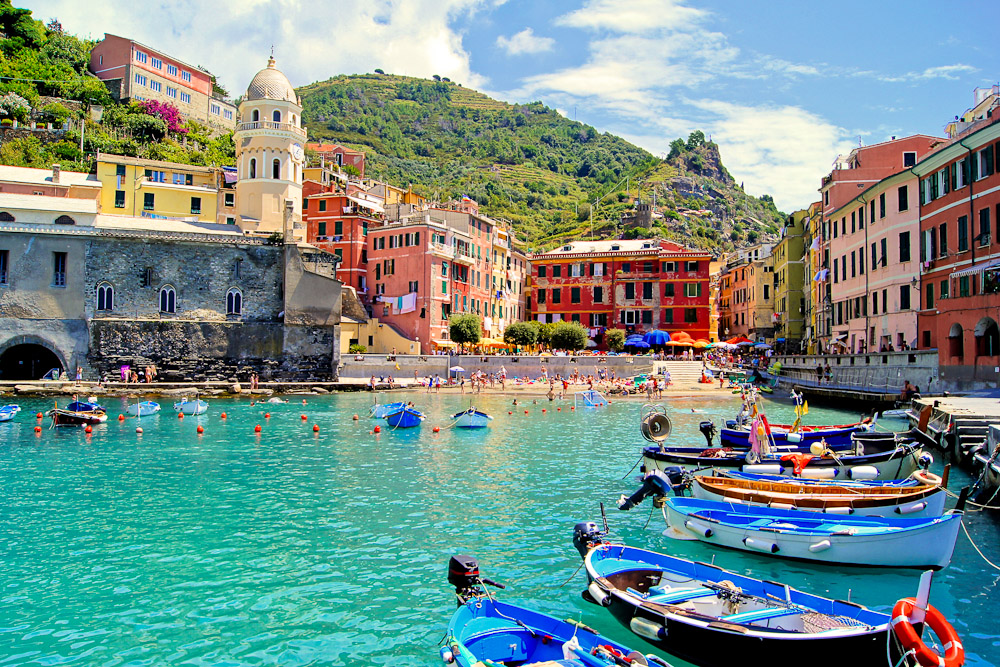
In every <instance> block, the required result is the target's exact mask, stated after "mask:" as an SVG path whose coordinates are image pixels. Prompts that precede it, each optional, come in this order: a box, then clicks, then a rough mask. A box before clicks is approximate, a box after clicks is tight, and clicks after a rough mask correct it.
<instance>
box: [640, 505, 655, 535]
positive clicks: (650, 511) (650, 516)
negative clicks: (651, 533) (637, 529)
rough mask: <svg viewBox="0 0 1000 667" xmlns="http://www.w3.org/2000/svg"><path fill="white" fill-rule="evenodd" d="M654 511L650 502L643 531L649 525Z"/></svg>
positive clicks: (653, 506)
mask: <svg viewBox="0 0 1000 667" xmlns="http://www.w3.org/2000/svg"><path fill="white" fill-rule="evenodd" d="M654 509H656V505H655V504H654V503H653V502H650V503H649V516H647V517H646V524H645V525H644V526H643V527H642V529H643V530H646V526H648V525H649V520H650V519H652V518H653V510H654Z"/></svg>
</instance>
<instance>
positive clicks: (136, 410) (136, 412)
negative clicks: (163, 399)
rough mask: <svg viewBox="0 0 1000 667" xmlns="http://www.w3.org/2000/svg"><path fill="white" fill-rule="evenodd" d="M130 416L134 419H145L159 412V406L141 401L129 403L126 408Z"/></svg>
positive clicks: (151, 402) (152, 402)
mask: <svg viewBox="0 0 1000 667" xmlns="http://www.w3.org/2000/svg"><path fill="white" fill-rule="evenodd" d="M126 410H127V411H128V413H129V414H130V415H133V416H136V417H146V416H148V415H155V414H156V413H157V412H159V411H160V404H159V403H156V402H154V401H142V402H141V403H130V404H129V406H128V407H127V408H126Z"/></svg>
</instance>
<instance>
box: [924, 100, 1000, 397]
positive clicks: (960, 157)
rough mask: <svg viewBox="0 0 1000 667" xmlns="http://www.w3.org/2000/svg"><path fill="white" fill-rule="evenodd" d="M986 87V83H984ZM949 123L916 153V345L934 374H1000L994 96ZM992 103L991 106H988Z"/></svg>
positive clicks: (969, 380) (959, 378)
mask: <svg viewBox="0 0 1000 667" xmlns="http://www.w3.org/2000/svg"><path fill="white" fill-rule="evenodd" d="M985 90H989V89H985ZM979 102H981V103H983V104H982V106H983V107H984V111H983V113H982V114H981V115H979V116H977V117H974V118H969V119H963V121H962V122H961V123H956V124H953V127H952V128H950V130H951V131H952V136H951V141H950V143H949V144H948V145H947V146H945V147H944V148H941V149H940V150H938V151H937V152H935V153H932V154H931V155H929V156H928V157H926V158H925V159H923V160H921V161H920V162H919V163H918V164H917V165H916V166H915V167H914V168H913V172H914V173H915V174H916V175H917V176H918V178H919V179H920V186H919V189H920V232H921V234H920V236H921V238H920V260H921V279H920V283H921V284H920V290H921V292H922V294H921V306H920V308H921V309H920V312H919V313H918V317H917V328H918V331H919V341H918V343H919V347H920V348H924V349H926V348H935V347H936V348H937V349H938V355H939V364H940V368H941V380H943V381H945V382H958V383H961V385H962V386H964V387H969V388H972V387H973V386H977V385H978V386H991V387H993V386H996V384H995V383H996V382H998V381H1000V373H998V372H997V370H996V369H997V368H998V367H1000V330H998V327H997V319H998V318H1000V315H998V313H1000V242H998V241H1000V240H998V238H997V233H996V232H995V231H994V228H995V225H996V221H997V220H998V219H1000V173H997V166H998V164H1000V122H998V121H1000V99H998V97H997V95H996V94H993V96H992V103H990V100H989V99H984V100H979ZM990 111H992V113H990Z"/></svg>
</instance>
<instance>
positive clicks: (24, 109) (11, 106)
mask: <svg viewBox="0 0 1000 667" xmlns="http://www.w3.org/2000/svg"><path fill="white" fill-rule="evenodd" d="M30 112H31V105H30V104H28V100H26V99H24V98H23V97H21V96H20V95H18V94H17V93H7V94H6V95H4V96H3V97H0V115H3V116H5V117H7V118H13V119H15V120H18V121H21V122H24V121H26V120H28V113H30Z"/></svg>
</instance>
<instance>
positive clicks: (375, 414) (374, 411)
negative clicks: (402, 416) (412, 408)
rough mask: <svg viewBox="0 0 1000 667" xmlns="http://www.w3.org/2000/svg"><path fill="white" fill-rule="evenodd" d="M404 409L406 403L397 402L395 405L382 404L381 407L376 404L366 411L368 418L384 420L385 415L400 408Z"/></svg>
mask: <svg viewBox="0 0 1000 667" xmlns="http://www.w3.org/2000/svg"><path fill="white" fill-rule="evenodd" d="M405 407H406V401H397V402H396V403H382V404H381V405H380V404H378V403H376V404H375V405H373V406H372V407H371V409H370V410H368V416H369V417H371V418H372V419H385V417H386V415H388V414H389V413H390V412H395V411H396V410H399V409H400V408H405Z"/></svg>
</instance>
